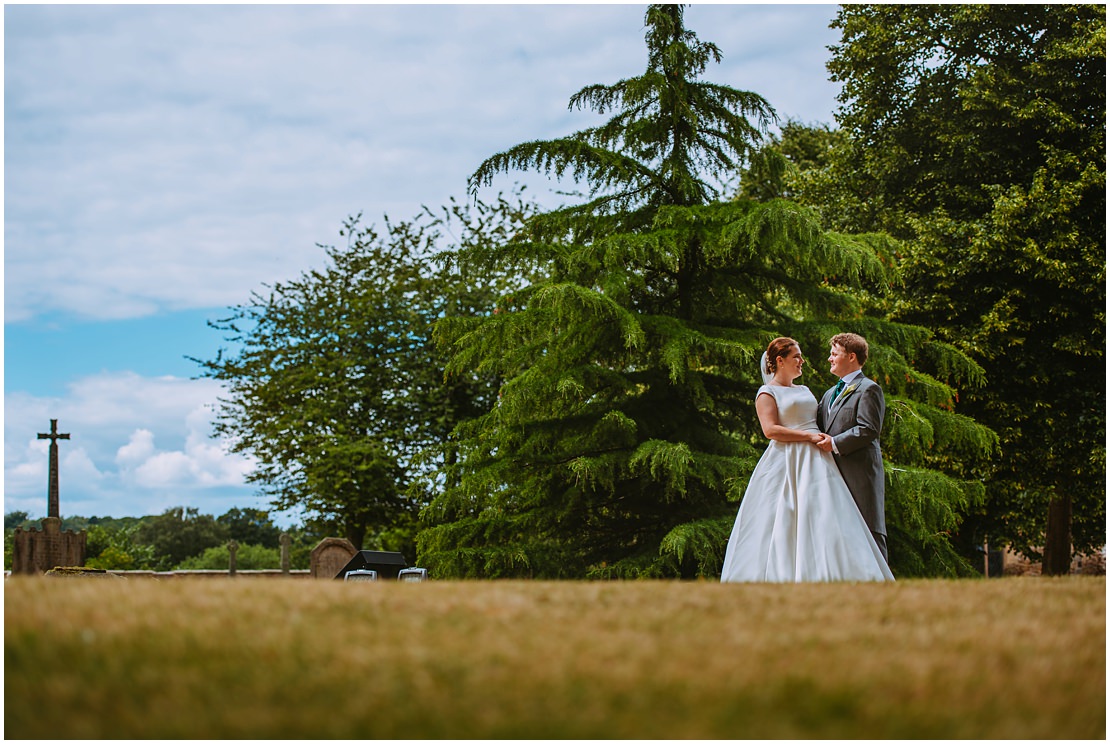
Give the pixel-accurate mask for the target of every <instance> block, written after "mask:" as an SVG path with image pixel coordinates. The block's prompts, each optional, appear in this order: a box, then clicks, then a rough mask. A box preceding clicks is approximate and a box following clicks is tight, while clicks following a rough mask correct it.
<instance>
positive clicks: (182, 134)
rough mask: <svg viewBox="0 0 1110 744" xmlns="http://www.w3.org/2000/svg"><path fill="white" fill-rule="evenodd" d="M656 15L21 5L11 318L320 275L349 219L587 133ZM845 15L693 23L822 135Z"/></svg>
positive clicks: (184, 299)
mask: <svg viewBox="0 0 1110 744" xmlns="http://www.w3.org/2000/svg"><path fill="white" fill-rule="evenodd" d="M643 13H644V9H643V7H642V6H628V5H438V6H422V5H421V6H406V5H338V6H336V5H308V6H273V5H262V6H255V5H245V6H242V5H240V6H221V5H216V6H204V5H184V6H157V5H156V6H142V5H124V6H85V5H69V6H49V5H48V6H40V5H29V6H19V5H17V6H9V7H8V8H7V9H6V16H5V19H6V22H5V41H6V65H5V77H6V107H5V127H6V135H7V142H8V146H7V148H6V154H5V158H6V171H7V183H8V184H9V186H8V189H7V193H6V225H5V246H6V258H5V261H6V266H5V268H6V286H5V290H6V291H5V308H6V314H7V319H8V321H18V320H21V319H26V318H28V317H30V316H31V315H33V314H35V313H41V312H44V311H50V310H57V311H62V312H65V313H72V314H76V315H84V316H90V317H95V318H105V319H111V318H126V317H135V316H140V315H148V314H152V313H154V312H156V311H159V310H171V311H172V310H180V309H190V308H204V307H223V306H227V305H232V304H236V303H238V302H241V301H243V300H244V299H245V298H246V297H247V296H248V295H249V292H250V291H251V290H253V289H256V288H257V287H258V286H259V285H260V284H262V283H268V282H273V281H276V280H280V279H284V278H289V277H292V276H294V275H296V274H297V273H299V272H300V271H302V270H304V269H305V268H308V267H309V266H310V265H312V263H313V262H315V261H316V260H317V259H318V253H317V250H316V248H315V244H316V243H318V242H329V241H331V240H333V239H334V238H335V236H336V232H337V230H338V228H339V226H340V223H341V221H342V220H343V218H344V217H346V216H347V215H348V214H352V213H355V212H359V211H364V212H365V213H366V215H367V217H368V218H369V219H370V220H372V221H377V220H379V219H380V217H381V215H382V213H388V214H390V216H392V217H393V218H395V219H398V218H407V217H410V216H412V215H414V214H416V213H417V212H418V211H419V208H420V205H421V204H429V205H431V206H433V207H435V206H437V205H439V204H442V203H444V202H445V201H446V199H447V198H448V197H450V196H456V197H460V196H462V195H464V193H465V189H466V178H467V176H468V174H469V173H470V172H472V171H473V170H474V169H475V168H476V167H477V166H478V164H479V163H480V162H481V161H482V159H484V158H485V157H488V156H489V155H492V154H493V153H496V152H499V151H501V150H503V149H505V148H506V147H509V146H511V145H514V144H516V143H518V142H522V141H527V140H530V139H536V138H542V137H551V136H557V135H560V134H563V133H568V132H570V131H574V130H576V129H580V128H583V127H585V126H590V125H592V124H593V123H595V121H596V119H594V118H593V117H592V116H591V115H590V114H589V113H587V112H568V111H567V108H566V105H567V101H568V99H569V97H570V95H571V94H573V93H574V92H576V91H577V90H579V89H580V88H581V87H583V86H585V85H588V84H592V83H595V82H615V81H616V80H618V79H621V78H625V77H629V76H632V75H636V74H639V73H640V72H641V71H642V70H643V67H644V63H645V50H644V45H643V28H642V20H643ZM834 13H835V6H804V5H785V6H776V5H771V6H744V5H740V6H730V5H699V6H694V7H691V8H690V9H689V11H688V13H687V22H688V25H690V26H691V27H692V28H693V29H694V30H695V31H696V32H697V33H698V34H699V35H700V36H701V37H702V38H704V39H706V40H709V41H713V42H715V43H717V44H718V46H720V47H721V49H722V52H723V54H724V55H725V62H724V64H723V65H721V66H719V67H716V66H714V67H713V68H711V69H710V70H709V71H708V75H709V77H710V79H714V80H719V81H721V82H724V83H726V84H729V85H735V86H736V87H740V88H743V89H747V90H755V91H756V92H759V93H761V94H763V95H765V96H766V97H768V98H769V99H770V100H771V103H772V104H773V105H775V106H776V107H777V108H778V109H779V111H780V113H781V114H783V115H784V116H800V117H801V118H803V119H805V120H807V121H809V120H812V119H815V118H821V119H823V120H828V119H829V115H828V112H829V110H830V108H831V105H832V103H833V96H834V95H835V91H834V90H833V89H832V88H831V84H829V83H828V82H827V80H826V79H825V78H826V74H825V72H824V69H823V61H824V59H825V58H826V57H827V50H826V49H825V45H826V44H827V43H829V42H830V41H831V40H833V39H832V37H831V36H830V34H829V32H828V29H827V28H826V26H827V23H828V20H829V19H831V18H832V16H833V14H834ZM816 114H819V115H820V116H817V115H816ZM513 180H515V179H514V177H513V176H506V177H505V180H504V181H503V182H501V185H500V186H499V188H508V186H510V185H511V183H512V182H513ZM522 180H527V181H529V182H535V181H534V180H533V179H531V178H525V177H523V176H522ZM551 198H552V200H553V199H554V197H551Z"/></svg>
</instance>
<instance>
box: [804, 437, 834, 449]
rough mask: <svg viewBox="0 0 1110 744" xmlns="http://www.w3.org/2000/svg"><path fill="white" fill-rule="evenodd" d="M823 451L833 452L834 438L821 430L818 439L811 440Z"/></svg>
mask: <svg viewBox="0 0 1110 744" xmlns="http://www.w3.org/2000/svg"><path fill="white" fill-rule="evenodd" d="M810 441H812V442H813V444H814V445H816V446H817V449H819V450H821V451H822V452H832V448H833V440H832V437H830V436H829V435H828V434H826V433H824V432H821V433H820V434H818V435H817V438H816V439H813V440H810Z"/></svg>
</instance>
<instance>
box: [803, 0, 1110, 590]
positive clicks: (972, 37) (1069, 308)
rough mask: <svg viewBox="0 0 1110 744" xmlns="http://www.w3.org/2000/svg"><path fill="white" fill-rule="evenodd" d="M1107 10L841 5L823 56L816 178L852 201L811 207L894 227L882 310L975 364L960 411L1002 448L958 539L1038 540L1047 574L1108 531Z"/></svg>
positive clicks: (857, 223)
mask: <svg viewBox="0 0 1110 744" xmlns="http://www.w3.org/2000/svg"><path fill="white" fill-rule="evenodd" d="M1105 13H1106V10H1105V6H1102V5H849V6H844V7H843V8H842V9H841V11H840V12H839V14H838V16H837V19H836V21H835V22H834V26H836V27H837V28H839V29H841V33H842V40H841V42H840V43H839V44H837V45H835V46H834V47H833V58H832V60H831V62H830V63H829V69H830V70H831V71H832V73H833V77H834V79H835V80H837V81H839V82H841V83H843V86H844V87H843V92H842V94H841V99H840V100H841V103H842V105H841V108H840V111H839V112H838V114H837V120H838V122H839V123H840V125H841V127H842V128H843V133H844V134H845V135H846V142H847V147H846V148H845V149H844V150H842V151H841V156H840V157H838V159H837V160H838V165H837V167H836V168H835V169H834V170H835V172H834V174H833V177H832V179H831V180H832V181H834V182H836V183H838V184H839V185H840V187H841V194H843V193H844V192H847V193H849V194H851V197H850V198H848V200H847V203H852V204H857V205H866V209H858V210H853V209H830V208H826V209H824V210H823V214H824V215H825V216H826V218H827V219H828V220H830V224H831V225H832V226H834V227H836V228H839V229H862V230H882V231H885V232H888V233H890V234H891V235H894V236H895V237H897V238H899V239H900V240H902V241H903V243H904V252H903V253H902V254H901V255H900V264H899V268H900V271H901V273H902V275H903V276H904V284H905V290H904V293H903V294H902V299H901V301H900V303H899V304H898V306H897V307H895V308H894V310H895V317H896V318H898V319H901V320H903V321H906V322H911V323H915V324H920V325H923V326H926V327H929V328H932V329H934V330H935V331H936V333H937V336H938V338H940V339H942V340H944V341H946V342H948V343H951V344H952V345H953V346H955V347H957V348H959V349H960V350H962V351H964V352H966V353H967V354H968V355H970V356H971V357H972V358H973V359H975V360H976V361H977V362H978V363H979V364H981V365H982V366H983V367H984V368H985V369H987V370H988V372H989V374H990V384H989V385H988V386H986V387H983V388H981V389H978V390H971V391H968V393H967V394H966V395H964V396H963V397H962V398H961V410H963V411H965V412H967V413H969V414H970V415H972V416H973V417H974V418H975V419H976V420H978V421H981V422H983V423H985V424H987V425H988V426H990V427H991V428H992V429H994V430H995V431H997V432H998V433H999V434H1000V436H1001V441H1002V449H1001V453H1002V456H1001V457H999V458H997V459H996V461H995V463H994V468H993V470H992V472H990V474H989V481H988V485H989V487H988V498H989V500H988V502H987V504H986V506H985V508H984V509H983V510H982V512H981V513H979V514H976V515H973V519H971V520H969V522H968V523H967V529H966V531H965V535H964V539H965V542H969V543H971V542H981V541H982V540H983V539H984V538H989V539H991V540H992V542H996V543H1012V544H1014V545H1016V546H1017V547H1018V548H1020V549H1023V550H1024V551H1025V552H1027V553H1028V554H1029V555H1030V556H1031V557H1039V556H1040V554H1039V551H1038V548H1039V546H1041V545H1043V546H1044V549H1045V552H1044V561H1045V571H1046V572H1047V573H1063V572H1066V571H1067V570H1068V566H1069V564H1070V560H1071V553H1072V545H1073V544H1074V547H1075V548H1077V549H1079V550H1083V551H1087V550H1091V549H1093V548H1096V547H1098V546H1100V545H1102V544H1104V543H1105V501H1106V483H1105V439H1104V437H1105V379H1106V369H1105V357H1104V346H1105V323H1106V318H1105V266H1106V253H1105V238H1106V229H1105V228H1106V222H1105V218H1106V187H1105V171H1106V161H1105V124H1106V56H1105V51H1106V15H1105ZM819 201H820V200H819ZM842 203H844V202H842ZM825 204H826V207H828V204H829V203H828V202H827V201H826V202H825Z"/></svg>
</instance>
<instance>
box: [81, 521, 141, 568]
mask: <svg viewBox="0 0 1110 744" xmlns="http://www.w3.org/2000/svg"><path fill="white" fill-rule="evenodd" d="M94 519H95V517H94ZM121 521H123V522H124V524H122V525H120V526H112V523H118V522H121ZM111 522H112V523H109V524H104V523H101V522H99V521H98V522H97V523H96V524H90V525H89V526H88V529H87V533H86V537H85V556H86V557H85V565H86V566H88V567H90V568H104V569H111V570H139V569H153V568H154V567H155V566H156V565H158V563H159V561H158V558H157V556H156V555H155V546H154V545H152V544H143V543H141V542H138V539H137V534H138V532H139V528H140V525H141V522H140V521H139V520H138V519H134V518H129V519H127V520H126V521H124V520H111Z"/></svg>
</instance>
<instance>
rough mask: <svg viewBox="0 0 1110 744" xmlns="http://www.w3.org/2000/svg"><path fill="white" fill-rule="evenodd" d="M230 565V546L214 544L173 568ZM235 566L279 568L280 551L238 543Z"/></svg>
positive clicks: (224, 567) (222, 567)
mask: <svg viewBox="0 0 1110 744" xmlns="http://www.w3.org/2000/svg"><path fill="white" fill-rule="evenodd" d="M230 565H231V550H230V548H228V546H227V545H215V546H213V547H211V548H207V549H206V550H205V551H204V552H203V553H201V554H200V555H195V556H192V557H190V558H186V559H185V560H183V561H181V563H179V564H177V566H176V567H175V568H176V569H177V570H179V571H198V570H210V571H227V570H228V569H229V567H230ZM235 567H236V570H239V571H257V570H261V569H268V568H269V569H275V568H281V551H280V550H278V549H277V548H268V547H265V546H262V545H240V546H239V549H238V550H236V551H235Z"/></svg>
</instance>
